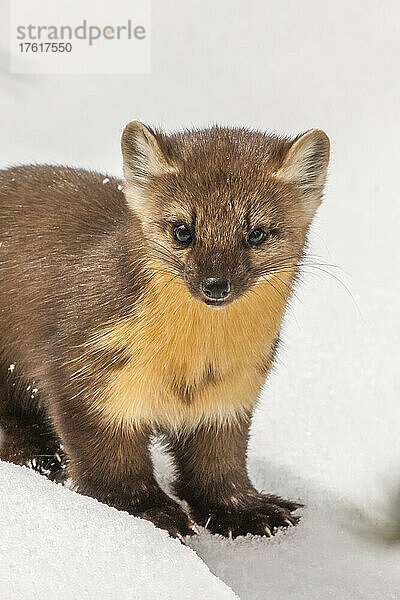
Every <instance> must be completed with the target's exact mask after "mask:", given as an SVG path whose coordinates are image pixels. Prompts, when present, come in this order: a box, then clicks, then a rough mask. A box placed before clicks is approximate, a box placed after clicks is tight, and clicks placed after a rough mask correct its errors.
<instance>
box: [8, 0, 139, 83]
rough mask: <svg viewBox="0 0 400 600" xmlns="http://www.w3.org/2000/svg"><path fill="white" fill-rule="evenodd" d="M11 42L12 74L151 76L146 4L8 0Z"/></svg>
mask: <svg viewBox="0 0 400 600" xmlns="http://www.w3.org/2000/svg"><path fill="white" fill-rule="evenodd" d="M101 4H103V3H101ZM10 39H11V47H10V57H11V59H10V69H11V72H12V73H53V74H54V73H149V72H150V0H113V1H112V2H110V3H107V4H106V3H104V6H101V5H98V4H97V3H96V2H93V0H90V2H89V1H88V0H68V2H64V1H62V0H12V3H11V36H10Z"/></svg>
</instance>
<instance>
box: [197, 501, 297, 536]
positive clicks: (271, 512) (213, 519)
mask: <svg viewBox="0 0 400 600" xmlns="http://www.w3.org/2000/svg"><path fill="white" fill-rule="evenodd" d="M301 507H302V504H298V503H296V502H290V501H289V500H283V499H282V498H279V497H278V496H269V495H265V494H257V495H254V496H253V495H251V496H250V497H241V498H240V499H239V498H234V497H232V498H231V501H230V503H229V504H228V505H222V504H221V505H219V506H214V507H213V508H212V509H210V510H209V511H208V512H207V513H205V512H204V511H201V513H202V514H199V513H198V514H197V516H196V522H197V523H198V524H199V525H203V526H204V527H206V528H207V529H208V530H209V531H211V533H218V534H220V535H224V536H226V537H230V538H235V537H238V536H239V535H247V534H248V533H252V534H253V535H265V536H267V537H270V536H271V535H274V534H275V533H276V530H277V529H278V528H280V527H289V526H291V525H296V524H297V523H298V522H299V520H300V517H298V516H295V515H292V512H294V511H295V510H297V509H298V508H301Z"/></svg>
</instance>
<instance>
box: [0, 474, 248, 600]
mask: <svg viewBox="0 0 400 600" xmlns="http://www.w3.org/2000/svg"><path fill="white" fill-rule="evenodd" d="M0 489H1V492H0V598H2V599H4V600H21V599H23V600H36V599H38V600H39V599H40V600H53V599H54V598H57V599H58V600H62V599H67V598H68V599H75V598H76V599H79V600H83V599H86V600H92V599H93V600H94V599H101V600H111V599H113V600H114V599H118V600H124V599H129V600H134V599H140V600H146V599H155V598H157V600H164V599H165V600H175V599H176V598H181V599H193V600H197V599H199V600H200V599H201V600H205V599H208V598H210V599H214V598H215V599H218V600H219V599H221V600H225V599H227V600H228V599H229V600H231V599H233V598H237V596H236V595H235V594H234V593H233V592H232V591H231V590H230V589H229V588H228V587H227V586H226V585H225V584H224V583H222V581H220V580H218V579H217V577H215V576H214V575H212V574H211V573H210V571H209V570H208V568H207V567H206V566H205V564H204V563H203V562H202V561H201V560H200V559H199V558H198V557H197V556H196V555H195V553H194V552H192V550H190V549H189V548H187V547H185V546H183V545H182V544H181V543H180V542H179V541H177V540H174V539H171V538H170V537H169V536H168V534H167V533H166V532H164V531H161V530H158V529H156V528H155V527H154V526H153V525H152V524H151V523H149V522H146V521H144V520H141V519H137V518H135V517H131V516H130V515H128V514H127V513H123V512H119V511H117V510H115V509H113V508H109V507H108V506H105V505H103V504H100V503H99V502H97V501H96V500H93V499H91V498H86V497H84V496H80V495H78V494H76V493H74V492H72V491H70V490H68V489H66V488H63V487H61V486H57V485H55V484H53V483H51V482H50V481H48V480H46V479H45V478H44V477H41V476H40V475H37V474H36V473H34V472H32V471H29V470H28V469H26V468H23V467H17V466H15V465H11V464H7V463H4V462H0Z"/></svg>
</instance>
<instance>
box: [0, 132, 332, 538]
mask: <svg viewBox="0 0 400 600" xmlns="http://www.w3.org/2000/svg"><path fill="white" fill-rule="evenodd" d="M122 150H123V155H124V173H125V184H124V193H122V191H121V189H122V188H121V185H120V182H119V181H118V180H115V179H113V178H109V180H108V181H107V180H105V183H103V179H104V176H102V175H99V174H96V173H90V172H86V171H80V170H75V169H69V168H65V167H51V166H43V167H34V166H28V167H15V168H12V169H9V170H7V171H3V172H1V173H0V242H1V246H0V261H1V270H0V292H1V294H0V354H1V357H2V364H3V375H4V381H8V383H9V378H6V377H5V374H6V372H7V368H8V366H9V365H10V364H16V368H17V370H18V373H19V374H20V378H21V381H22V385H25V384H24V382H25V380H26V381H29V380H31V379H34V380H35V381H36V382H37V384H36V385H37V386H38V388H39V390H40V401H39V402H38V401H37V399H36V398H35V401H34V402H33V401H32V403H30V400H28V409H29V410H28V412H29V414H30V416H29V418H28V417H27V413H26V411H25V412H21V410H19V408H20V406H21V402H20V403H19V404H18V401H17V403H11V402H10V401H9V395H8V394H7V393H5V392H4V393H3V394H2V398H0V409H1V410H0V420H1V421H0V422H1V423H2V424H3V428H4V429H5V434H6V436H5V437H6V441H5V444H4V445H3V447H2V448H1V449H0V456H2V457H3V458H4V459H6V460H13V461H14V462H18V463H19V464H21V463H24V462H25V463H26V462H28V460H31V459H32V458H34V457H32V455H35V456H40V455H42V456H45V455H46V454H49V453H51V452H54V454H59V453H58V452H57V448H58V447H59V445H60V443H61V444H62V446H63V448H64V450H65V454H66V457H67V460H68V473H69V475H70V476H71V477H72V479H73V481H74V483H75V485H76V487H77V489H78V490H79V491H81V492H82V493H85V494H88V495H91V496H94V497H96V498H98V499H99V500H101V501H104V502H107V503H108V504H110V505H113V506H116V507H118V508H121V509H125V510H128V511H129V512H131V513H132V514H137V515H142V516H144V517H145V518H148V519H151V520H152V521H154V522H155V523H156V524H157V525H159V526H160V527H163V528H166V529H168V530H169V531H170V532H171V534H173V535H189V534H192V533H193V530H192V528H191V522H190V520H189V518H188V517H187V515H186V514H185V512H184V511H183V509H182V508H181V507H180V506H179V505H178V504H177V503H176V502H175V501H174V500H172V499H171V498H169V497H168V496H167V495H166V494H165V493H164V492H162V491H161V489H160V488H159V486H158V484H157V482H156V480H155V478H154V474H153V467H152V463H151V458H150V455H149V448H148V447H149V439H150V436H151V435H152V433H154V432H158V433H161V434H162V435H163V436H164V437H165V439H166V440H167V442H168V448H169V450H170V451H171V453H172V454H173V456H174V458H175V460H176V464H177V470H178V479H177V482H176V490H177V493H178V495H179V496H180V497H181V498H184V499H185V500H187V502H188V504H189V506H190V510H191V516H192V517H193V518H194V519H195V520H197V521H198V522H199V523H201V524H204V525H206V526H207V527H208V528H209V529H211V530H212V531H217V532H220V533H223V534H224V535H233V536H235V535H240V534H245V533H247V532H252V533H261V534H267V535H268V534H269V533H270V532H273V531H274V529H275V528H276V527H278V526H286V525H288V524H291V523H295V522H296V517H294V516H293V515H292V514H291V512H292V511H293V510H295V509H296V508H297V507H298V505H297V504H296V503H291V502H288V501H284V500H282V499H280V498H278V497H275V496H268V495H263V494H260V493H258V492H257V491H256V490H255V489H254V488H253V486H252V484H251V482H250V480H249V478H248V476H247V470H246V449H247V439H248V427H249V423H250V418H251V414H252V411H253V409H254V406H255V404H256V401H257V398H258V395H259V393H260V390H261V387H262V385H263V382H264V380H265V377H266V376H267V375H268V372H269V370H270V368H271V366H272V363H273V359H274V355H275V351H276V347H277V344H278V339H279V329H280V325H281V320H282V317H283V314H284V311H285V308H286V305H287V301H288V299H289V297H290V294H291V290H292V287H293V281H294V279H295V277H296V274H297V271H298V264H299V262H300V260H301V257H302V254H303V249H304V244H305V240H306V235H307V230H308V227H309V225H310V223H311V220H312V217H313V215H314V213H315V210H316V209H317V207H318V205H319V203H320V200H321V195H322V191H323V185H324V181H325V175H326V167H327V162H328V155H329V143H328V140H327V138H326V136H325V134H323V133H322V132H320V131H316V130H313V131H311V132H308V133H307V134H304V135H303V136H301V137H299V138H298V139H296V140H294V141H291V140H288V139H280V138H278V137H275V136H267V135H264V134H262V133H258V132H250V131H247V130H244V129H237V130H235V129H224V128H218V127H214V128H211V129H208V130H200V131H193V132H189V131H187V132H184V133H180V134H174V135H171V136H167V135H165V134H164V133H162V132H152V131H151V130H149V129H147V128H145V127H144V126H143V125H141V124H139V123H132V124H130V125H128V126H127V128H126V130H125V132H124V135H123V138H122ZM182 223H183V224H185V225H186V226H187V227H189V228H191V231H192V232H193V243H192V244H191V245H190V246H189V247H185V248H183V247H182V246H180V245H179V243H178V242H177V241H176V240H175V239H174V236H173V231H174V227H175V226H176V224H182ZM255 228H262V229H264V230H265V231H266V232H267V234H268V235H267V239H266V240H265V241H264V242H263V244H262V245H260V246H259V247H257V248H253V247H250V246H249V244H248V243H247V242H246V235H247V234H248V232H249V231H252V230H253V229H255ZM208 277H223V278H226V279H229V282H230V284H231V293H230V294H229V296H228V297H227V298H226V300H224V301H223V302H222V303H220V304H219V305H218V306H220V308H217V309H215V308H213V307H210V306H207V305H206V300H207V299H206V298H205V296H204V293H203V292H202V282H203V281H204V279H205V278H208ZM29 419H30V420H29ZM32 423H33V424H34V427H33V429H32ZM40 424H43V427H45V432H44V435H43V437H42V438H41V439H42V441H43V443H42V444H36V445H35V444H33V443H32V440H33V439H34V438H35V434H34V432H33V431H34V430H35V427H39V429H40V427H41V425H40ZM62 462H63V464H62V467H64V466H65V461H62ZM58 467H59V465H58Z"/></svg>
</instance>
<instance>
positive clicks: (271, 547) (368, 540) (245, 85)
mask: <svg viewBox="0 0 400 600" xmlns="http://www.w3.org/2000/svg"><path fill="white" fill-rule="evenodd" d="M104 1H105V0H104ZM399 22H400V4H399V2H398V1H397V0H386V1H385V2H381V1H378V0H376V1H373V0H364V1H358V0H350V1H347V2H344V1H336V2H320V1H316V0H315V1H314V0H303V1H302V2H296V1H295V0H292V1H289V0H282V1H280V2H271V1H267V2H264V1H261V0H259V1H252V2H239V1H237V0H229V1H228V0H219V1H218V2H215V1H211V0H201V1H190V2H188V1H183V0H178V1H172V0H158V1H153V10H152V72H151V74H150V75H137V76H128V75H124V76H117V75H115V76H83V75H81V76H79V75H77V76H65V75H64V76H10V75H9V74H8V58H7V54H6V47H7V43H6V39H7V30H6V24H7V23H8V17H7V14H6V11H5V9H4V8H2V14H1V19H0V23H1V27H2V28H4V30H3V31H2V34H1V40H2V42H1V44H2V53H1V65H2V66H1V72H0V84H1V87H0V132H1V145H0V165H1V166H3V167H4V166H7V165H9V164H14V163H24V162H52V163H53V162H59V163H68V164H71V165H76V166H83V167H91V168H95V169H99V170H103V171H104V172H111V173H113V174H114V173H116V174H120V173H121V161H120V152H119V136H120V132H121V130H122V128H123V125H124V124H125V123H126V122H127V121H130V120H132V119H140V120H142V121H144V122H147V123H150V124H153V125H161V126H163V127H165V128H166V129H168V130H173V129H176V128H181V127H191V126H192V125H195V126H204V125H208V124H211V123H214V122H218V123H222V124H231V125H237V124H238V125H239V124H240V125H246V126H249V127H257V128H261V129H263V130H271V131H275V132H278V133H285V134H297V133H299V132H302V131H305V130H307V129H309V128H310V127H319V128H323V129H325V130H326V132H327V133H328V135H329V136H330V138H331V140H332V162H331V168H330V175H329V183H328V186H327V192H326V197H325V200H324V205H323V207H322V209H321V210H320V213H319V217H318V219H317V221H316V223H315V225H314V229H313V235H312V246H311V254H312V256H313V257H314V258H312V259H311V258H310V262H312V263H313V265H314V266H312V267H311V266H310V267H309V268H307V269H306V270H305V273H304V277H303V283H302V285H301V287H300V288H299V290H298V294H297V298H296V299H295V301H294V302H293V304H292V308H291V310H290V311H289V314H288V317H287V319H286V323H285V328H284V336H283V337H284V347H283V351H281V354H280V360H279V361H278V364H277V369H276V372H275V374H274V375H273V377H272V378H271V380H270V382H269V384H268V385H267V388H266V391H265V393H264V395H263V398H262V402H261V404H260V408H259V410H258V412H257V416H256V419H255V423H254V434H253V437H252V441H251V450H250V468H251V472H252V475H253V477H254V478H255V480H256V482H257V484H258V485H259V486H260V487H262V488H264V489H267V491H273V492H277V493H282V494H291V495H292V496H293V495H294V496H298V497H301V498H303V499H304V500H306V501H307V503H308V507H309V508H308V509H307V510H306V512H305V518H304V520H303V524H302V525H301V526H300V527H299V528H298V529H297V530H296V531H293V532H290V535H287V536H281V537H279V538H276V539H275V540H273V542H272V543H271V542H269V541H265V540H251V539H246V540H241V541H239V542H235V543H233V544H232V543H230V542H225V541H221V540H218V539H216V538H214V539H213V538H211V536H207V535H205V534H203V535H202V536H200V537H199V538H198V539H197V540H195V541H194V542H191V545H192V546H193V547H194V548H195V549H196V551H197V552H198V553H199V555H200V556H201V557H202V558H203V559H204V560H205V561H206V562H207V564H208V565H209V566H210V568H211V570H213V571H214V572H215V573H217V574H218V575H219V576H220V577H221V578H222V579H223V580H224V581H225V582H226V583H228V585H231V586H232V587H233V589H234V590H235V591H237V592H238V593H239V595H240V597H241V598H251V599H255V598H267V597H268V598H274V599H276V598H282V599H284V600H286V599H288V598H290V599H291V598H296V599H297V598H303V597H304V598H307V599H313V598H318V599H319V600H321V599H322V600H325V598H338V597H340V598H341V600H344V599H347V598H348V599H349V600H355V599H358V598H360V599H361V598H362V599H363V600H364V599H365V598H368V599H371V600H380V599H381V598H383V599H386V598H387V599H389V598H397V597H399V595H400V550H399V544H398V534H399V531H400V529H399V523H400V500H399V490H400V402H399V400H400V398H399V396H400V394H399V392H400V375H399V372H400V370H399V354H400V352H399V347H400V316H399V310H400V302H399V293H400V283H399V258H400V257H399V241H400V235H399V228H400V219H399V217H400V208H399V206H400V198H399V186H398V177H399V164H400V151H399V138H400V136H399V133H400V127H399V126H400V117H399V109H400V101H399V95H400V69H399V51H400V42H399V40H400V31H399ZM315 256H318V257H319V258H315ZM322 262H323V263H329V265H335V266H326V267H325V266H322V267H321V268H322V269H323V271H321V270H319V269H317V268H316V263H318V265H320V264H321V263H322ZM325 271H327V273H326V272H325ZM338 280H340V281H338ZM341 282H342V283H343V284H344V285H342V283H341ZM344 286H346V287H344ZM346 288H348V290H349V291H348V290H347V289H346ZM268 594H269V595H268ZM193 597H194V596H193Z"/></svg>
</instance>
